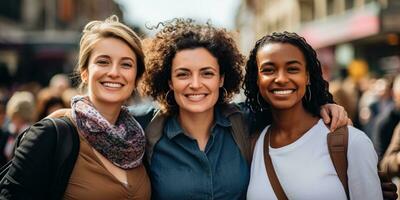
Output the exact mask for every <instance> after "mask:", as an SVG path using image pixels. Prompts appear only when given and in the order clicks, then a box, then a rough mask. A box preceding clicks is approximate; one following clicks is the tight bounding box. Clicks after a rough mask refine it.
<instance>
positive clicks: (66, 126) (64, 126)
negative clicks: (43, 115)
mask: <svg viewBox="0 0 400 200" xmlns="http://www.w3.org/2000/svg"><path fill="white" fill-rule="evenodd" d="M48 119H49V120H50V121H51V122H52V123H53V125H54V127H55V128H56V132H57V147H56V152H55V155H56V156H55V158H54V159H55V163H56V166H55V169H56V170H57V171H56V175H57V174H59V172H60V169H61V166H62V165H63V164H64V161H65V160H67V158H68V156H69V155H70V153H71V151H72V147H73V145H72V143H73V141H72V134H71V133H74V132H75V131H76V129H75V128H74V127H73V125H72V124H71V123H72V122H71V121H70V119H69V118H68V117H62V118H48ZM57 178H58V177H56V179H57Z"/></svg>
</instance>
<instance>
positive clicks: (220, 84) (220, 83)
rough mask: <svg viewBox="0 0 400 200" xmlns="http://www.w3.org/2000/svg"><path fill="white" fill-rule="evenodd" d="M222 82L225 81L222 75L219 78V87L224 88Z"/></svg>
mask: <svg viewBox="0 0 400 200" xmlns="http://www.w3.org/2000/svg"><path fill="white" fill-rule="evenodd" d="M224 80H225V75H222V76H221V78H220V79H219V87H222V86H224Z"/></svg>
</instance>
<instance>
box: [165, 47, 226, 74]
mask: <svg viewBox="0 0 400 200" xmlns="http://www.w3.org/2000/svg"><path fill="white" fill-rule="evenodd" d="M205 67H207V68H212V69H215V70H217V71H218V70H219V64H218V60H217V58H216V57H214V56H213V55H212V54H211V53H210V52H209V51H208V50H207V49H206V48H203V47H199V48H194V49H184V50H180V51H178V52H177V53H176V54H175V57H174V58H173V59H172V70H176V69H187V70H199V69H202V68H205Z"/></svg>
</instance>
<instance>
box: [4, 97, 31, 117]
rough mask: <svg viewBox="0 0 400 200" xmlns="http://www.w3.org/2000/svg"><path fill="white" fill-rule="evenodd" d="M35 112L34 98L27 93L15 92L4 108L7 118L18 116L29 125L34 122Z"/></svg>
mask: <svg viewBox="0 0 400 200" xmlns="http://www.w3.org/2000/svg"><path fill="white" fill-rule="evenodd" d="M35 111H36V110H35V98H34V96H33V95H32V93H30V92H28V91H20V92H15V93H14V94H13V95H12V97H11V98H10V100H8V102H7V106H6V115H7V117H9V118H10V119H11V118H13V117H14V116H19V117H21V119H23V120H24V121H25V122H29V123H30V122H33V121H34V118H35Z"/></svg>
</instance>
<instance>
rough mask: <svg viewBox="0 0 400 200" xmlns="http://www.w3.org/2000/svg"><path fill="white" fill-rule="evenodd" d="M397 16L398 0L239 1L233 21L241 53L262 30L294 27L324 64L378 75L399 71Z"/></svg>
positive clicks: (248, 47) (399, 48)
mask: <svg viewBox="0 0 400 200" xmlns="http://www.w3.org/2000/svg"><path fill="white" fill-rule="evenodd" d="M399 19H400V1H398V0H244V1H242V4H241V6H240V9H239V12H238V14H237V17H236V25H237V27H238V29H239V30H240V33H241V34H240V36H241V38H240V44H241V47H242V49H243V51H244V52H249V50H250V48H252V47H253V45H254V42H255V41H256V39H259V38H261V37H262V36H263V35H265V34H267V33H272V32H274V31H285V30H286V31H294V32H297V33H299V34H300V35H302V36H303V37H305V38H306V40H307V41H308V42H309V43H310V44H311V45H312V46H313V47H314V48H315V49H317V53H318V56H319V58H320V60H321V61H322V63H323V65H325V66H328V67H329V68H335V69H337V70H336V71H339V69H340V68H346V67H353V68H357V69H358V68H369V71H370V72H373V73H376V74H379V75H384V74H395V73H399V70H400V58H399V55H400V42H399V38H400V37H399V35H400V20H399ZM356 71H357V70H356ZM361 71H362V69H361Z"/></svg>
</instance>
